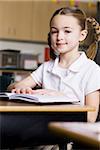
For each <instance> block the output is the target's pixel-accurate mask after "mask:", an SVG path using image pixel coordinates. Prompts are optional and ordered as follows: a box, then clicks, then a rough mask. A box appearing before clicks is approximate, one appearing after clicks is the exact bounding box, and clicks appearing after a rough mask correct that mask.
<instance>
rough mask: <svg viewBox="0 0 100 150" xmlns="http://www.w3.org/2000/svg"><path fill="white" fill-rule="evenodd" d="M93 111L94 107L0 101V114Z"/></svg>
mask: <svg viewBox="0 0 100 150" xmlns="http://www.w3.org/2000/svg"><path fill="white" fill-rule="evenodd" d="M87 111H95V108H94V107H90V106H80V105H69V104H59V105H57V104H56V105H39V104H37V105H36V104H34V103H23V102H22V103H19V102H12V101H9V100H0V112H87Z"/></svg>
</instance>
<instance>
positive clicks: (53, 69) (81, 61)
mask: <svg viewBox="0 0 100 150" xmlns="http://www.w3.org/2000/svg"><path fill="white" fill-rule="evenodd" d="M86 61H87V56H86V54H85V52H80V57H79V58H78V59H77V60H76V61H75V62H74V63H73V64H71V66H70V67H69V68H68V70H69V71H72V72H79V71H80V68H81V67H82V66H83V65H84V63H85V62H86ZM58 62H59V57H57V58H56V59H55V61H52V63H51V65H50V66H49V67H48V71H49V72H52V73H54V74H57V70H56V68H57V65H58Z"/></svg>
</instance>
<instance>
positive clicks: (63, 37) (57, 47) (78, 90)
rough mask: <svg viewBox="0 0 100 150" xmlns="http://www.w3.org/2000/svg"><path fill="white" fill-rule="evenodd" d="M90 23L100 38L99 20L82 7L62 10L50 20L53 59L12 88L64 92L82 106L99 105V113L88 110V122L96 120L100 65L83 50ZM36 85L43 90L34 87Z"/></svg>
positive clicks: (11, 87)
mask: <svg viewBox="0 0 100 150" xmlns="http://www.w3.org/2000/svg"><path fill="white" fill-rule="evenodd" d="M87 22H90V23H92V24H93V27H94V29H95V31H96V32H97V34H96V38H95V39H96V40H97V41H98V40H100V39H99V34H100V30H99V25H98V24H96V26H95V25H94V24H95V23H96V22H95V20H94V19H92V18H86V16H85V14H84V12H83V11H82V10H80V9H79V8H61V9H58V10H57V11H56V12H55V13H54V14H53V16H52V18H51V20H50V33H49V34H48V44H49V46H50V50H51V52H50V53H51V58H52V59H51V60H50V61H48V62H44V63H43V64H42V65H41V66H40V67H39V68H38V69H37V70H36V71H34V72H32V73H31V75H30V76H28V77H27V78H25V79H23V80H22V81H20V82H18V83H14V84H11V85H10V86H9V87H8V89H9V90H11V91H12V92H16V93H30V94H34V93H41V94H44V93H47V94H52V95H55V94H56V95H57V94H64V95H66V97H67V98H68V99H76V100H77V101H80V105H89V106H93V107H95V108H96V111H95V112H91V113H88V121H90V122H95V121H96V118H97V114H98V109H99V90H100V67H99V66H98V65H97V64H96V63H95V62H94V61H92V60H90V59H88V58H87V56H86V54H85V53H84V52H82V51H79V45H80V42H82V41H83V40H85V38H86V37H87V34H88V31H87V28H88V27H87ZM36 85H39V86H41V88H42V89H38V90H33V88H34V87H35V86H36Z"/></svg>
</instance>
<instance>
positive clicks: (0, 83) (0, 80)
mask: <svg viewBox="0 0 100 150" xmlns="http://www.w3.org/2000/svg"><path fill="white" fill-rule="evenodd" d="M11 82H12V75H10V74H9V75H8V74H7V75H6V74H5V75H1V76H0V92H5V91H7V87H8V85H9V84H10V83H11Z"/></svg>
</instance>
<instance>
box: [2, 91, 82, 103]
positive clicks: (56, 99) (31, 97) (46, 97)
mask: <svg viewBox="0 0 100 150" xmlns="http://www.w3.org/2000/svg"><path fill="white" fill-rule="evenodd" d="M0 97H9V99H16V100H17V99H18V100H23V101H29V102H37V103H76V102H79V101H78V100H72V99H67V98H66V96H64V95H58V96H56V95H50V94H17V93H7V92H6V93H0Z"/></svg>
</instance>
